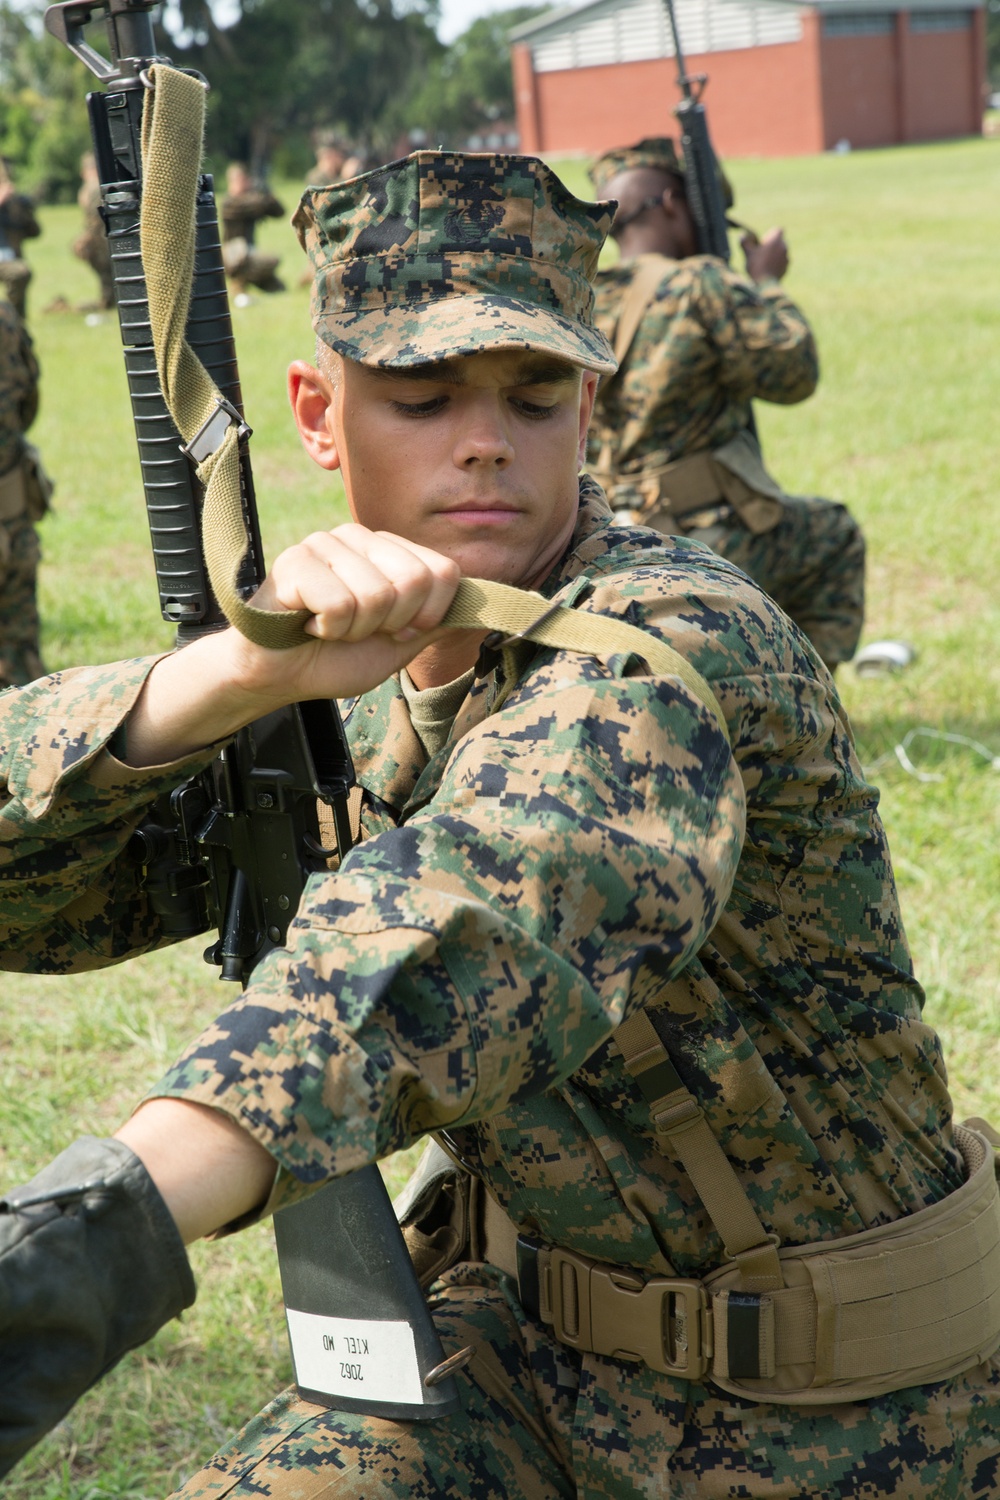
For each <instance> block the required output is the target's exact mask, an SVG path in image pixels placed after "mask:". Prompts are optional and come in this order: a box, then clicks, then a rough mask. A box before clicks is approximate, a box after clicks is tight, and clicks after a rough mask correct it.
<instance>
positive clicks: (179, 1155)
mask: <svg viewBox="0 0 1000 1500" xmlns="http://www.w3.org/2000/svg"><path fill="white" fill-rule="evenodd" d="M115 1135H116V1139H118V1140H120V1141H124V1143H125V1145H126V1146H128V1147H129V1148H130V1150H132V1151H134V1152H135V1154H136V1156H138V1158H139V1160H140V1161H141V1162H142V1164H143V1166H144V1167H145V1168H146V1171H147V1172H148V1173H149V1175H150V1177H151V1178H152V1179H153V1182H154V1183H155V1184H156V1187H157V1189H158V1191H159V1193H160V1196H161V1197H162V1198H163V1201H164V1202H165V1203H166V1205H167V1207H168V1208H169V1210H170V1213H171V1215H172V1217H173V1220H174V1223H175V1224H176V1225H177V1229H178V1232H179V1234H180V1236H181V1238H182V1239H183V1241H184V1243H185V1244H186V1245H189V1244H190V1243H191V1242H192V1240H197V1239H201V1238H202V1237H203V1236H204V1235H206V1234H211V1233H213V1231H214V1230H216V1229H221V1228H222V1227H223V1226H224V1225H226V1224H231V1223H232V1222H233V1221H234V1220H236V1219H241V1218H243V1217H244V1216H245V1215H246V1214H249V1213H251V1212H252V1211H253V1210H254V1209H256V1208H259V1207H260V1206H261V1205H262V1204H263V1203H264V1202H265V1201H266V1199H267V1196H268V1194H269V1192H270V1190H271V1184H272V1183H273V1181H274V1175H275V1171H276V1165H275V1161H274V1158H273V1156H270V1155H269V1154H268V1153H267V1152H266V1151H265V1150H264V1148H263V1146H260V1145H258V1143H257V1142H256V1141H255V1140H254V1139H253V1137H252V1136H250V1135H247V1133H246V1132H245V1131H243V1130H241V1129H240V1127H239V1126H238V1125H237V1124H236V1123H235V1122H234V1121H233V1120H231V1119H230V1118H229V1117H228V1116H227V1115H224V1114H220V1113H219V1111H218V1110H214V1109H208V1108H207V1107H206V1106H204V1105H202V1104H193V1103H189V1102H188V1101H187V1100H184V1099H150V1100H148V1101H147V1102H146V1103H145V1104H143V1105H140V1107H139V1109H138V1110H137V1111H136V1113H135V1114H134V1115H133V1116H132V1118H131V1119H130V1120H127V1121H126V1123H125V1124H124V1125H123V1126H122V1127H121V1129H120V1130H118V1131H116V1132H115Z"/></svg>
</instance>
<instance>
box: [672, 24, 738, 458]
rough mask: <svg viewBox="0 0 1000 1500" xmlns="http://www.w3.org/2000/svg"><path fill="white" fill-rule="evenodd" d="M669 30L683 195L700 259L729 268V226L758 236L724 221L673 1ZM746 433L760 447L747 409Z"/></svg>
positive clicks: (701, 81) (713, 159) (698, 82)
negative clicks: (677, 95)
mask: <svg viewBox="0 0 1000 1500" xmlns="http://www.w3.org/2000/svg"><path fill="white" fill-rule="evenodd" d="M663 3H664V5H665V7H666V11H667V18H668V20H669V21H670V30H671V33H672V35H673V39H674V55H675V57H676V58H677V87H678V88H679V89H680V91H681V93H682V94H683V96H684V97H683V98H682V99H681V102H680V104H678V105H676V106H675V108H674V114H675V115H676V116H677V121H678V124H679V125H680V127H681V153H682V155H683V157H684V191H685V196H686V198H687V204H688V208H689V209H690V210H691V218H692V220H693V221H694V230H695V235H696V237H697V240H698V249H699V250H700V252H701V254H702V255H717V256H718V257H719V259H720V260H724V261H725V262H726V265H727V266H728V264H729V228H728V225H729V224H730V223H732V224H733V225H734V227H735V228H737V229H744V230H746V233H747V234H749V235H750V236H751V237H752V238H753V239H754V240H756V238H757V236H756V235H755V234H754V232H753V230H752V229H747V227H746V225H745V224H743V225H741V224H736V221H735V220H729V219H727V217H726V202H725V199H724V198H723V195H722V173H721V171H720V168H719V159H718V157H717V156H716V154H715V151H714V150H713V148H712V141H711V138H710V136H709V134H708V116H707V115H706V114H705V106H704V105H703V104H702V102H701V96H702V94H703V93H704V91H705V84H706V83H707V82H708V77H707V75H706V74H705V73H695V74H691V73H689V72H688V70H687V66H686V64H685V62H684V53H683V52H682V51H681V36H680V32H679V31H678V29H677V16H676V14H675V12H674V0H663ZM748 427H749V431H750V433H751V434H752V436H753V438H754V440H755V441H756V442H757V443H758V444H759V443H760V437H759V435H758V432H757V420H756V418H755V416H754V412H753V407H752V406H751V407H750V420H749V423H748Z"/></svg>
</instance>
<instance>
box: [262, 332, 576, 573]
mask: <svg viewBox="0 0 1000 1500" xmlns="http://www.w3.org/2000/svg"><path fill="white" fill-rule="evenodd" d="M334 359H335V360H336V359H337V357H336V356H334ZM290 383H291V395H292V404H293V408H294V409H295V413H296V418H297V420H298V423H299V429H300V432H301V433H302V436H303V440H304V441H305V443H306V447H307V448H308V449H309V451H310V453H311V454H312V456H313V457H314V458H315V459H316V460H317V462H319V463H321V464H322V465H323V466H324V467H326V468H336V467H340V468H341V469H342V470H343V474H344V484H345V487H346V490H347V498H348V503H349V504H350V507H351V513H352V515H353V517H354V519H355V520H356V521H358V522H360V523H361V524H362V525H363V526H367V527H369V528H371V529H372V530H373V531H390V532H393V533H395V534H397V535H400V536H405V537H407V538H409V539H410V540H411V541H415V542H420V543H422V544H423V545H424V546H427V547H433V548H434V549H435V550H436V551H438V552H442V553H444V554H445V555H446V556H448V557H451V558H452V559H453V560H454V561H455V562H457V563H458V565H459V566H460V568H461V569H462V572H463V573H464V574H465V575H467V576H472V577H480V578H492V579H495V580H497V581H499V582H503V583H513V584H518V585H520V586H522V587H531V586H533V585H535V584H538V583H540V582H541V581H542V579H543V578H545V576H546V575H547V574H548V572H549V571H550V570H551V568H552V566H553V564H554V563H555V562H556V561H557V559H558V558H559V556H560V554H561V553H562V552H563V550H564V549H565V547H566V545H567V543H568V542H569V540H570V538H571V536H572V534H573V529H574V525H575V522H576V511H577V498H578V485H577V474H578V472H579V469H580V465H581V463H582V458H583V445H584V442H585V439H586V432H587V425H588V422H589V420H590V413H591V409H592V407H593V401H594V391H595V389H596V384H597V379H596V376H594V375H592V374H590V373H589V372H588V373H584V374H581V372H580V370H578V369H577V368H576V367H574V366H573V365H570V364H568V363H565V362H564V361H562V360H558V359H555V358H552V357H549V356H546V355H542V354H529V353H508V352H495V353H484V354H473V355H469V356H464V357H460V358H457V359H450V360H446V361H443V362H441V363H440V364H436V365H424V366H420V367H418V368H416V369H414V370H410V371H406V370H393V371H390V370H375V369H370V368H368V367H367V366H365V365H360V364H355V363H354V362H352V361H349V360H340V361H338V362H337V364H336V365H335V366H334V367H332V378H331V376H328V375H322V374H320V373H319V372H317V371H316V370H313V369H311V367H309V366H306V365H293V367H292V370H291V372H290ZM317 403H321V406H322V409H321V410H320V407H319V405H318V404H317Z"/></svg>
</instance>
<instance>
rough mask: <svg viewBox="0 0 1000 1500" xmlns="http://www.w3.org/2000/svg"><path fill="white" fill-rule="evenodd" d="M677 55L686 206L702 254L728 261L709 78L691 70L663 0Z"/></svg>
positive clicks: (668, 0)
mask: <svg viewBox="0 0 1000 1500" xmlns="http://www.w3.org/2000/svg"><path fill="white" fill-rule="evenodd" d="M663 3H664V5H665V7H666V11H667V17H668V19H669V21H670V30H671V32H672V34H673V38H674V54H675V56H676V58H677V86H678V88H679V89H680V91H681V93H682V94H683V96H684V97H683V98H682V100H681V102H680V104H678V105H677V106H676V107H675V109H674V114H675V115H676V116H677V120H678V123H679V125H680V127H681V151H682V152H683V155H684V186H685V190H686V195H687V202H688V207H689V208H690V210H691V217H692V219H693V220H694V227H695V233H696V235H697V237H698V249H699V251H700V252H701V254H702V255H717V256H718V257H719V258H720V260H724V261H725V262H726V264H727V265H728V264H729V231H728V229H727V227H726V205H725V201H724V199H723V196H722V183H721V181H720V177H719V163H718V160H717V158H716V155H715V152H714V151H713V149H712V142H711V140H710V138H709V134H708V118H707V116H706V114H705V106H704V105H703V104H702V102H701V96H702V94H703V93H704V90H705V84H706V83H707V82H708V79H707V77H706V75H705V74H704V73H697V74H694V75H692V74H690V73H689V72H688V70H687V67H686V65H685V63H684V54H683V52H682V51H681V38H680V32H679V31H678V30H677V17H676V15H675V14H674V0H663Z"/></svg>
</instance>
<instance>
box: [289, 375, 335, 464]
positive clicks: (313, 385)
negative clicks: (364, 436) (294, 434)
mask: <svg viewBox="0 0 1000 1500" xmlns="http://www.w3.org/2000/svg"><path fill="white" fill-rule="evenodd" d="M335 396H336V392H335V391H334V387H333V383H332V381H330V380H329V379H328V378H327V376H325V375H323V374H322V373H321V372H320V371H319V370H317V369H316V368H315V366H314V365H308V364H306V362H305V360H304V359H297V360H295V361H294V363H292V364H291V365H289V367H288V399H289V401H290V402H291V407H292V415H293V416H294V418H295V425H296V427H297V428H298V429H299V437H300V438H301V439H302V445H303V447H304V448H305V450H306V452H307V453H308V454H309V457H310V458H311V459H313V460H314V461H315V462H316V463H318V464H319V466H320V468H321V469H339V468H340V448H339V446H338V444H337V442H336V440H335V438H334V436H333V426H332V423H331V422H330V421H329V419H328V413H329V411H330V408H331V406H332V405H333V402H334V399H335Z"/></svg>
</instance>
